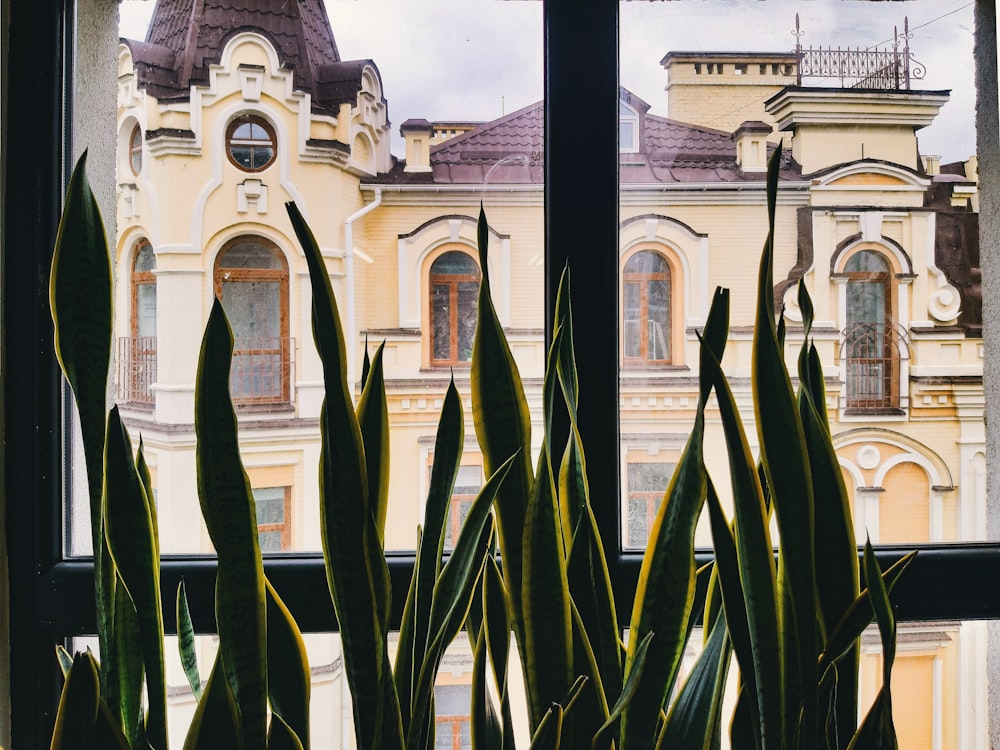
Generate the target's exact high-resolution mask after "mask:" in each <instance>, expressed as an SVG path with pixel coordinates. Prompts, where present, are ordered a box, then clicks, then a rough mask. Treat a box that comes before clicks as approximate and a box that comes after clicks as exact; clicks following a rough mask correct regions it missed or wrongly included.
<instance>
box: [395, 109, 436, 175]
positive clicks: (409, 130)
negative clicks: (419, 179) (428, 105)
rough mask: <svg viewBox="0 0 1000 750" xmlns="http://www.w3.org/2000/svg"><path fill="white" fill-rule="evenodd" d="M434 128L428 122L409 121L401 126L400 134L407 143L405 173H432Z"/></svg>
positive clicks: (419, 120) (420, 120)
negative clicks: (432, 136) (432, 137)
mask: <svg viewBox="0 0 1000 750" xmlns="http://www.w3.org/2000/svg"><path fill="white" fill-rule="evenodd" d="M433 132H434V127H433V126H432V125H431V124H430V123H429V122H428V121H427V120H422V119H418V120H407V121H406V122H404V123H403V124H402V125H400V126H399V133H400V135H402V136H403V139H404V140H405V141H406V168H405V169H404V170H403V171H404V172H430V171H431V135H432V133H433Z"/></svg>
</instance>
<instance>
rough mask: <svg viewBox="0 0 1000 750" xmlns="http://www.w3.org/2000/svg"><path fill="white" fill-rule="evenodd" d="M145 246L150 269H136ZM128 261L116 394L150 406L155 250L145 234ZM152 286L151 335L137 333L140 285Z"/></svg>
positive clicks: (129, 401)
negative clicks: (126, 325)
mask: <svg viewBox="0 0 1000 750" xmlns="http://www.w3.org/2000/svg"><path fill="white" fill-rule="evenodd" d="M146 248H148V249H149V252H150V253H151V254H152V256H153V270H149V271H138V270H136V266H137V265H138V263H139V254H140V253H141V252H143V250H145V249H146ZM130 258H131V263H130V264H129V311H128V317H129V335H128V336H127V337H123V336H120V337H118V361H117V363H116V365H117V368H118V383H117V394H118V398H119V399H121V400H122V401H121V402H122V403H127V404H129V405H130V406H139V407H140V408H152V406H153V405H154V395H153V392H152V389H151V388H150V386H151V385H152V384H153V383H155V382H156V364H157V362H156V315H155V312H156V308H155V301H156V297H155V295H156V271H155V268H156V253H155V252H154V250H153V245H152V243H150V241H149V239H148V238H146V237H139V238H138V239H137V240H136V241H135V242H134V243H133V244H132V250H131V254H130ZM144 286H149V287H152V288H153V295H154V297H153V301H154V308H153V311H154V316H153V335H152V336H140V335H139V318H140V315H139V311H140V301H139V291H140V287H144Z"/></svg>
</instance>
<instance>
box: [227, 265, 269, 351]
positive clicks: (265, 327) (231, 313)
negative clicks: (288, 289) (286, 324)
mask: <svg viewBox="0 0 1000 750" xmlns="http://www.w3.org/2000/svg"><path fill="white" fill-rule="evenodd" d="M222 306H223V307H224V308H225V310H226V317H227V318H229V325H230V326H232V328H233V336H234V337H235V338H236V340H237V342H238V344H237V346H238V347H239V348H247V349H257V348H260V349H265V348H270V349H273V348H275V344H276V342H275V341H273V339H278V338H280V337H281V284H280V283H279V282H277V281H234V282H228V283H223V285H222ZM268 339H271V341H264V342H260V340H268ZM244 340H246V341H244Z"/></svg>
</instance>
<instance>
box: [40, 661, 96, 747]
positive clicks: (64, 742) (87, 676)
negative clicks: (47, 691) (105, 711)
mask: <svg viewBox="0 0 1000 750" xmlns="http://www.w3.org/2000/svg"><path fill="white" fill-rule="evenodd" d="M100 694H101V692H100V684H99V679H98V675H97V663H96V662H95V661H94V657H93V655H92V654H91V653H90V652H87V653H82V652H77V654H76V655H75V656H74V657H73V666H71V667H70V670H69V672H68V673H67V675H66V681H65V682H64V683H63V689H62V694H61V695H60V696H59V708H58V710H57V711H56V722H55V727H54V728H53V730H52V744H51V750H64V749H65V750H76V748H89V747H91V738H92V735H93V731H94V723H95V722H96V721H97V704H98V701H99V700H100Z"/></svg>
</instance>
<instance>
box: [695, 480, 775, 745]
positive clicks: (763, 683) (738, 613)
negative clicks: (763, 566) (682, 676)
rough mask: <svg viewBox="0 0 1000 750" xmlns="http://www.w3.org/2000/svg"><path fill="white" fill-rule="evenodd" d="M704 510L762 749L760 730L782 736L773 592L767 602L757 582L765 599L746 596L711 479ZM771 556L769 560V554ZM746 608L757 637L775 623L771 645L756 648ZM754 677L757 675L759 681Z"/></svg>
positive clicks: (751, 716) (752, 721)
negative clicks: (754, 621)
mask: <svg viewBox="0 0 1000 750" xmlns="http://www.w3.org/2000/svg"><path fill="white" fill-rule="evenodd" d="M708 510H709V521H710V524H711V528H712V546H713V547H714V548H715V569H716V571H718V574H719V586H720V589H721V592H722V600H723V602H724V607H725V619H726V623H727V628H728V630H729V633H730V639H731V642H732V646H733V651H734V652H735V654H736V660H737V662H738V663H739V665H740V676H741V678H742V686H743V693H744V697H745V700H746V702H747V706H748V707H749V710H750V714H749V723H750V725H751V727H752V734H753V736H754V738H755V746H760V745H761V744H762V736H763V735H762V732H761V724H762V723H764V722H765V721H767V722H770V723H769V724H768V726H769V727H772V726H773V729H772V730H771V731H772V732H774V733H775V734H776V735H777V737H779V738H780V736H781V717H780V713H779V712H780V709H781V703H780V700H781V693H780V682H779V679H780V675H779V674H778V669H775V667H774V665H776V664H780V656H779V654H778V631H777V604H776V602H775V597H776V592H775V593H773V594H772V596H771V597H770V599H769V598H768V596H767V593H766V582H762V581H756V582H755V584H754V585H758V586H759V585H760V584H762V583H764V584H765V593H764V594H763V595H758V596H759V599H760V601H755V600H754V599H751V597H750V591H753V590H754V586H752V585H750V584H749V582H748V583H746V584H745V583H744V582H743V580H742V579H741V570H740V564H739V563H740V561H739V553H738V551H737V544H736V537H735V535H734V533H733V530H732V528H731V527H730V525H729V523H727V521H726V518H725V515H724V513H723V510H722V505H721V503H720V502H719V497H718V494H717V493H716V491H715V486H714V485H713V484H712V481H711V479H709V484H708ZM746 546H749V545H746ZM769 556H772V555H770V554H769ZM756 562H763V560H760V559H758V560H757V561H756ZM772 585H774V584H772ZM748 607H753V609H754V616H755V617H756V618H758V619H759V620H760V622H759V623H757V625H758V631H764V630H765V629H766V627H767V625H768V623H773V635H772V638H773V640H772V641H771V642H770V643H768V642H766V641H763V642H760V643H757V642H756V639H757V638H761V639H762V635H761V632H758V633H757V634H756V638H755V637H752V636H751V630H750V613H749V612H748ZM768 608H769V609H770V611H769V612H768V611H767V609H768ZM755 646H756V647H757V648H756V649H755ZM767 655H770V657H771V659H772V661H770V662H767V661H765V657H766V656H767ZM758 671H760V672H761V675H760V677H759V678H758ZM760 692H764V693H765V694H764V696H763V703H764V706H765V710H766V711H767V712H768V713H767V716H766V717H765V716H764V715H763V714H764V712H763V711H762V710H761V698H760V697H758V695H759V693H760Z"/></svg>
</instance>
